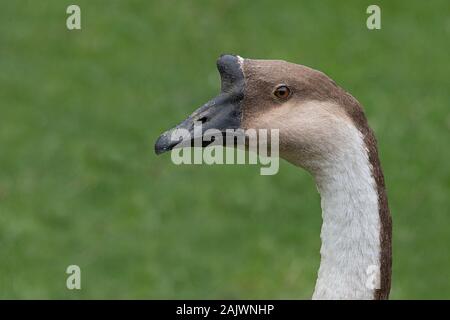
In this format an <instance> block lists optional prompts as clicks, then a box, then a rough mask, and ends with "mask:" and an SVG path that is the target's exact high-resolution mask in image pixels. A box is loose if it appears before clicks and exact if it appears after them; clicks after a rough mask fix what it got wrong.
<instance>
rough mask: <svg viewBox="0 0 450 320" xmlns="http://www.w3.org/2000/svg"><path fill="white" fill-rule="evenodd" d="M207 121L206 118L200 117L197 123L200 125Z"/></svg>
mask: <svg viewBox="0 0 450 320" xmlns="http://www.w3.org/2000/svg"><path fill="white" fill-rule="evenodd" d="M207 120H208V118H207V117H201V118H200V119H198V120H197V121H200V122H201V123H202V124H203V123H205V122H206V121H207Z"/></svg>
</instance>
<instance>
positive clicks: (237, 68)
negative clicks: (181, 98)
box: [155, 55, 244, 154]
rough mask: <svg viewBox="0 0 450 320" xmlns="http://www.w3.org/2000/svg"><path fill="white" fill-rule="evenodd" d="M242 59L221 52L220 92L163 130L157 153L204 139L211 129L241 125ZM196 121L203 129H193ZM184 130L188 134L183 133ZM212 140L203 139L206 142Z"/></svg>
mask: <svg viewBox="0 0 450 320" xmlns="http://www.w3.org/2000/svg"><path fill="white" fill-rule="evenodd" d="M239 59H240V58H239V57H237V56H232V55H222V56H221V57H220V58H219V59H218V60H217V68H218V70H219V72H220V76H221V80H222V88H221V93H220V94H219V95H218V96H217V97H215V98H214V99H212V100H210V101H208V102H207V103H206V104H204V105H203V106H202V107H200V108H198V109H197V110H195V111H194V112H193V113H192V114H191V115H190V116H189V117H188V118H187V119H185V120H184V121H183V122H181V123H180V124H178V125H177V126H175V127H173V128H172V129H169V130H167V131H165V132H164V133H163V134H161V135H160V136H159V138H158V140H157V141H156V143H155V152H156V154H161V153H164V152H166V151H169V150H172V149H173V148H175V147H176V146H180V147H187V146H191V145H192V143H193V142H194V141H195V140H196V139H202V138H203V135H204V134H205V132H206V131H207V130H209V129H216V130H219V131H220V132H222V133H225V131H226V130H227V129H239V128H240V126H241V118H242V110H241V104H242V100H243V98H244V74H243V71H242V66H241V64H240V62H239ZM197 124H201V125H202V127H201V132H197V131H195V130H194V125H197ZM181 132H184V133H187V132H188V133H189V134H180V133H181ZM209 143H210V142H209ZM209 143H203V146H206V145H207V144H209Z"/></svg>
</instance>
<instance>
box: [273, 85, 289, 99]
mask: <svg viewBox="0 0 450 320" xmlns="http://www.w3.org/2000/svg"><path fill="white" fill-rule="evenodd" d="M274 95H275V96H276V97H277V98H280V99H283V100H286V99H287V98H289V96H290V95H291V90H290V89H289V88H288V87H287V86H286V85H284V84H283V85H281V86H279V87H277V88H276V89H275V92H274Z"/></svg>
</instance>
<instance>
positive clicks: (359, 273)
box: [313, 126, 380, 299]
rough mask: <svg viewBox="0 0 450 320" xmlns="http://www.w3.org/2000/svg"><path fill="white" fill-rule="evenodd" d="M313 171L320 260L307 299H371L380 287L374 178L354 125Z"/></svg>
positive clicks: (377, 214) (376, 202) (377, 221)
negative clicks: (319, 219)
mask: <svg viewBox="0 0 450 320" xmlns="http://www.w3.org/2000/svg"><path fill="white" fill-rule="evenodd" d="M351 127H352V130H350V131H347V132H348V134H349V135H350V139H345V140H346V141H345V143H344V145H341V146H340V147H339V149H340V150H342V152H341V153H339V154H338V155H334V158H333V161H329V162H328V163H327V164H325V165H323V166H321V168H320V169H319V170H316V172H313V174H314V176H315V180H316V183H317V187H318V190H319V192H320V195H321V206H322V218H323V224H322V230H321V235H320V236H321V240H322V247H321V249H320V254H321V263H320V268H319V272H318V279H317V283H316V288H315V291H314V294H313V299H373V298H374V294H375V289H378V288H379V286H380V279H379V275H380V217H379V211H378V206H379V205H378V196H377V191H376V190H377V189H376V183H375V180H374V178H373V176H372V173H371V165H370V162H369V160H368V152H367V149H366V147H365V144H364V141H363V137H362V135H361V133H360V132H359V130H357V129H356V128H355V127H353V126H351Z"/></svg>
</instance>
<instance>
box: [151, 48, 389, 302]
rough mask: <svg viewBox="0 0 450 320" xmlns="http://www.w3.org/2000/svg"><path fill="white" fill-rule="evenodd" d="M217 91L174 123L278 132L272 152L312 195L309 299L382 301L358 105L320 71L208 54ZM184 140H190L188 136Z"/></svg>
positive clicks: (379, 250) (368, 162)
mask: <svg viewBox="0 0 450 320" xmlns="http://www.w3.org/2000/svg"><path fill="white" fill-rule="evenodd" d="M217 68H218V70H219V73H220V77H221V92H220V94H219V95H218V96H217V97H216V98H214V99H212V100H210V101H209V102H207V103H206V104H205V105H203V106H202V107H200V108H199V109H197V110H196V111H194V112H193V113H192V114H191V115H190V116H189V117H188V118H187V119H185V120H184V121H183V122H181V123H180V124H179V125H177V126H175V127H174V128H172V129H170V130H167V131H166V132H164V133H163V134H161V135H160V136H159V138H158V139H157V141H156V143H155V152H156V154H161V153H163V152H166V151H169V150H172V149H173V148H174V147H176V146H177V145H178V144H179V142H180V141H172V140H171V133H173V132H174V130H176V129H180V128H183V129H186V130H191V131H192V130H193V126H194V122H195V121H201V122H202V124H203V127H202V133H204V132H205V131H206V130H208V129H210V128H215V129H218V130H220V131H221V132H225V130H226V129H238V128H242V129H247V128H253V129H278V130H279V156H280V157H281V158H283V159H285V160H287V161H288V162H290V163H292V164H293V165H295V166H298V167H300V168H303V169H305V170H307V171H308V172H309V173H310V174H311V175H312V176H313V178H314V181H315V183H316V186H317V189H318V191H319V194H320V199H321V208H322V226H321V232H320V239H321V248H320V266H319V270H318V274H317V280H316V285H315V289H314V292H313V296H312V298H313V299H333V300H334V299H346V300H347V299H364V300H372V299H374V300H381V299H388V297H389V292H390V287H391V265H392V249H391V239H392V222H391V215H390V212H389V207H388V201H387V195H386V190H385V183H384V176H383V172H382V170H381V166H380V160H379V157H378V151H377V141H376V139H375V136H374V133H373V131H372V130H371V128H370V127H369V125H368V123H367V119H366V116H365V114H364V111H363V109H362V107H361V105H360V103H359V102H358V101H357V100H356V99H355V98H354V97H353V96H352V95H350V94H349V93H347V92H346V91H345V90H344V89H342V88H341V87H339V86H338V85H337V84H336V83H335V82H334V81H333V80H332V79H330V78H329V77H328V76H327V75H325V74H324V73H322V72H320V71H317V70H314V69H312V68H309V67H306V66H303V65H299V64H294V63H289V62H286V61H283V60H260V59H244V58H242V57H240V56H237V55H231V54H227V55H222V56H220V57H219V59H218V60H217ZM191 139H194V138H191Z"/></svg>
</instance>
